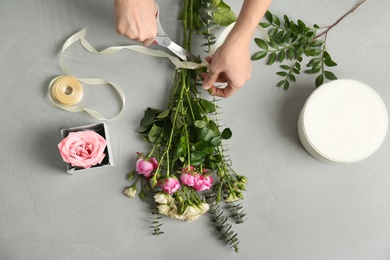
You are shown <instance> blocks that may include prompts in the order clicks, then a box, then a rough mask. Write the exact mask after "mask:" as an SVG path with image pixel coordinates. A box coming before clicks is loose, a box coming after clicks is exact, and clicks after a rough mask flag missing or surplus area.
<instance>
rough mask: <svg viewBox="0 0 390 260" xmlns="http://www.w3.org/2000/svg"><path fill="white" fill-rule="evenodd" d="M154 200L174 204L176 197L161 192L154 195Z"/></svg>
mask: <svg viewBox="0 0 390 260" xmlns="http://www.w3.org/2000/svg"><path fill="white" fill-rule="evenodd" d="M154 201H155V202H157V203H159V204H172V203H173V202H174V201H175V199H174V198H173V197H172V196H171V195H169V194H165V193H162V192H160V193H157V194H156V195H154Z"/></svg>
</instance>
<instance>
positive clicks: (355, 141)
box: [298, 79, 388, 163]
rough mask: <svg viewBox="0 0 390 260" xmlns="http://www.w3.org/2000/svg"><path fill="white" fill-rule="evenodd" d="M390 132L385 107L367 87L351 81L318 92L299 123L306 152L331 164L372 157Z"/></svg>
mask: <svg viewBox="0 0 390 260" xmlns="http://www.w3.org/2000/svg"><path fill="white" fill-rule="evenodd" d="M387 128H388V115H387V110H386V106H385V104H384V103H383V101H382V99H381V98H380V96H379V95H378V94H377V93H376V92H375V91H374V90H373V89H372V88H371V87H369V86H368V85H366V84H364V83H362V82H359V81H356V80H350V79H341V80H335V81H331V82H329V83H326V84H324V85H322V86H320V87H319V88H318V89H316V90H315V91H314V92H313V93H312V94H311V95H310V97H309V98H308V100H307V101H306V103H305V105H304V107H303V109H302V111H301V113H300V115H299V119H298V134H299V138H300V140H301V142H302V145H303V146H304V148H305V149H306V150H307V151H308V152H309V153H310V154H311V155H312V156H313V157H315V158H316V159H318V160H320V161H323V162H328V163H352V162H357V161H360V160H363V159H365V158H367V157H368V156H370V155H371V154H373V153H374V152H375V151H376V150H377V149H378V148H379V147H380V145H381V144H382V142H383V140H384V139H385V137H386V133H387Z"/></svg>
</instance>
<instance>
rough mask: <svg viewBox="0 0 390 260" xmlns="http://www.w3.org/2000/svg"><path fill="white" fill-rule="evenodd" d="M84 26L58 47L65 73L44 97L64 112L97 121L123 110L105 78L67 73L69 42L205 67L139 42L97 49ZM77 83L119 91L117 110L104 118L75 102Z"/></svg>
mask: <svg viewBox="0 0 390 260" xmlns="http://www.w3.org/2000/svg"><path fill="white" fill-rule="evenodd" d="M233 26H234V23H232V24H230V25H229V26H228V27H226V29H225V30H224V31H223V32H222V33H221V35H220V37H219V38H218V40H217V42H216V44H215V45H213V48H212V50H211V52H210V55H212V54H213V53H214V52H215V50H216V49H217V48H218V47H219V46H220V45H221V44H222V43H223V42H224V41H225V39H226V37H227V35H228V34H229V32H230V31H231V29H232V28H233ZM86 31H87V30H86V29H83V30H81V31H79V32H77V33H75V34H73V35H72V36H71V37H69V38H68V39H67V40H66V41H65V43H64V45H63V46H62V50H61V54H60V67H61V69H62V70H63V72H64V73H65V74H66V76H59V77H56V78H54V79H53V80H52V81H51V82H50V84H49V89H48V97H49V101H50V102H51V103H52V105H53V106H56V107H58V108H61V109H63V110H66V111H70V112H83V111H85V112H87V113H88V114H90V115H91V116H93V117H94V118H96V119H98V120H107V121H113V120H116V119H118V118H119V117H120V116H121V115H122V114H123V112H124V107H125V103H126V101H125V94H124V92H123V90H122V88H121V87H120V86H119V85H117V84H115V83H112V82H109V81H106V80H104V79H100V78H81V79H77V78H76V77H75V76H73V74H72V73H71V72H70V70H69V69H68V68H67V67H66V66H65V62H64V61H63V54H64V52H65V51H66V49H67V48H68V47H69V46H71V45H72V44H73V43H75V42H77V41H80V44H81V46H83V47H84V49H86V50H87V51H89V52H90V53H96V54H113V53H115V52H117V51H120V50H123V49H128V50H132V51H136V52H139V53H144V54H147V55H150V56H154V57H160V58H168V59H169V60H170V61H171V62H172V63H173V64H174V65H175V69H181V68H184V69H199V68H202V67H207V66H208V63H207V62H205V61H203V62H202V63H195V62H190V61H181V60H180V59H178V58H177V57H176V56H173V55H170V54H168V53H166V52H164V51H162V50H152V49H149V48H146V47H144V46H140V45H127V46H113V47H109V48H106V49H104V50H102V51H97V50H96V49H95V48H94V47H93V46H92V45H91V44H90V43H89V42H88V41H87V40H86V39H85V34H86ZM79 82H82V83H85V84H89V85H111V86H112V87H113V88H114V89H115V90H116V91H117V92H118V94H119V96H120V98H121V100H122V107H121V110H120V111H119V112H118V113H117V114H116V115H115V116H113V117H112V118H108V119H107V118H105V117H104V116H103V115H101V114H100V113H99V112H97V111H95V110H92V109H89V108H86V107H83V106H79V105H77V104H78V102H79V101H80V100H81V98H82V93H83V90H82V86H81V84H80V83H79Z"/></svg>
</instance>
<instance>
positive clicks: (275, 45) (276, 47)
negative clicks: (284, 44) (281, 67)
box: [268, 39, 279, 49]
mask: <svg viewBox="0 0 390 260" xmlns="http://www.w3.org/2000/svg"><path fill="white" fill-rule="evenodd" d="M268 44H269V46H271V47H272V48H274V49H278V48H279V45H278V44H277V43H276V42H275V41H274V40H273V39H271V40H270V41H269V43H268Z"/></svg>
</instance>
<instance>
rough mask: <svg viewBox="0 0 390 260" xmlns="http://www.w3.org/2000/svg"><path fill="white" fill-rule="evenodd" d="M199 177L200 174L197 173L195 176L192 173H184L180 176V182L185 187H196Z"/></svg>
mask: <svg viewBox="0 0 390 260" xmlns="http://www.w3.org/2000/svg"><path fill="white" fill-rule="evenodd" d="M198 177H199V174H198V173H195V174H191V173H183V174H182V175H181V176H180V180H181V182H182V183H183V184H184V185H187V186H190V187H192V186H194V185H195V183H196V181H197V179H198Z"/></svg>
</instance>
